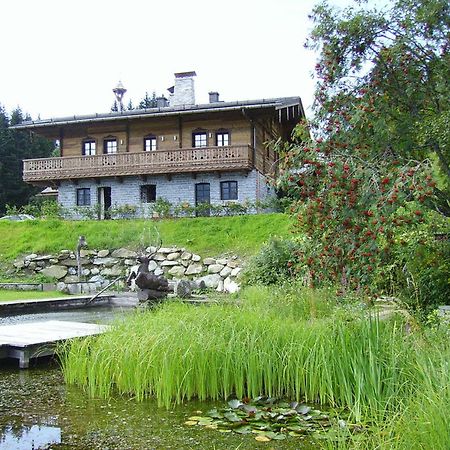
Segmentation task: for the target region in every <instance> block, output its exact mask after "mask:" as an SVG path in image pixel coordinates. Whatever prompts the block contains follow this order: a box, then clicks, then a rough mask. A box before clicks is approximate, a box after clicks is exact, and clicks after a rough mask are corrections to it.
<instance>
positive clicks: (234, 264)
mask: <svg viewBox="0 0 450 450" xmlns="http://www.w3.org/2000/svg"><path fill="white" fill-rule="evenodd" d="M227 266H228V267H231V268H232V269H235V268H236V267H238V266H239V262H238V260H237V259H231V260H230V261H228V264H227Z"/></svg>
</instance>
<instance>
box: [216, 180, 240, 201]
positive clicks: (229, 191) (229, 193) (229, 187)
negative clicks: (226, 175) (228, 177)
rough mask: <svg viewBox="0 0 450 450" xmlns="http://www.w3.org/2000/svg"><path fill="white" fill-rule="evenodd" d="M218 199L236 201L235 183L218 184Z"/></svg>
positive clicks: (236, 188)
mask: <svg viewBox="0 0 450 450" xmlns="http://www.w3.org/2000/svg"><path fill="white" fill-rule="evenodd" d="M220 199H221V200H237V199H238V184H237V181H222V182H221V183H220Z"/></svg>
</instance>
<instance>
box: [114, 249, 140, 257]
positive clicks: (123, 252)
mask: <svg viewBox="0 0 450 450" xmlns="http://www.w3.org/2000/svg"><path fill="white" fill-rule="evenodd" d="M111 256H112V257H113V258H136V257H137V253H136V252H133V251H132V250H128V249H127V248H118V249H116V250H114V251H113V252H112V254H111Z"/></svg>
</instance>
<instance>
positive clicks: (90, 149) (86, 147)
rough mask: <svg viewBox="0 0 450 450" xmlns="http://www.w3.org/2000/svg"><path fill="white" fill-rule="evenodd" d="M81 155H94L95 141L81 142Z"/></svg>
mask: <svg viewBox="0 0 450 450" xmlns="http://www.w3.org/2000/svg"><path fill="white" fill-rule="evenodd" d="M82 153H83V155H84V156H92V155H95V141H94V140H93V139H89V140H86V141H83V147H82Z"/></svg>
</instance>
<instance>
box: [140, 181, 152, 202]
mask: <svg viewBox="0 0 450 450" xmlns="http://www.w3.org/2000/svg"><path fill="white" fill-rule="evenodd" d="M154 201H156V184H144V185H143V186H141V202H142V203H152V202H154Z"/></svg>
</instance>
